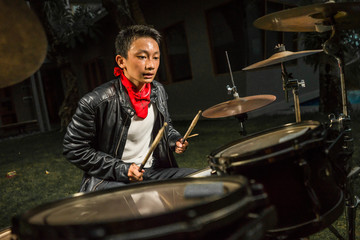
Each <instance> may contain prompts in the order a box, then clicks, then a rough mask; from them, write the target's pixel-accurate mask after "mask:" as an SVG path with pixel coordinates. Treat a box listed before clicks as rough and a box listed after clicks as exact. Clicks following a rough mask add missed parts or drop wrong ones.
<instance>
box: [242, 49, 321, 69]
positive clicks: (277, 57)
mask: <svg viewBox="0 0 360 240" xmlns="http://www.w3.org/2000/svg"><path fill="white" fill-rule="evenodd" d="M322 51H323V50H322V49H320V50H305V51H300V52H291V51H282V52H277V53H275V54H273V55H272V56H271V57H269V58H268V59H265V60H263V61H260V62H257V63H254V64H252V65H250V66H247V67H246V68H243V69H242V70H250V69H255V68H261V67H266V66H270V65H273V64H277V63H281V62H286V61H290V60H294V59H296V58H300V57H305V56H308V55H311V54H314V53H319V52H322Z"/></svg>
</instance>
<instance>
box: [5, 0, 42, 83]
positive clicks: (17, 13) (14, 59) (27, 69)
mask: <svg viewBox="0 0 360 240" xmlns="http://www.w3.org/2000/svg"><path fill="white" fill-rule="evenodd" d="M46 51H47V40H46V35H45V32H44V30H43V28H42V25H41V23H40V22H39V20H38V18H37V16H36V15H35V14H34V13H33V12H32V11H31V10H30V8H29V7H28V5H27V4H26V3H25V1H23V0H1V1H0V88H3V87H7V86H10V85H13V84H16V83H18V82H21V81H23V80H25V79H26V78H27V77H29V76H31V75H32V74H33V73H35V72H36V71H37V70H38V69H39V67H40V66H41V64H42V63H43V61H44V59H45V56H46Z"/></svg>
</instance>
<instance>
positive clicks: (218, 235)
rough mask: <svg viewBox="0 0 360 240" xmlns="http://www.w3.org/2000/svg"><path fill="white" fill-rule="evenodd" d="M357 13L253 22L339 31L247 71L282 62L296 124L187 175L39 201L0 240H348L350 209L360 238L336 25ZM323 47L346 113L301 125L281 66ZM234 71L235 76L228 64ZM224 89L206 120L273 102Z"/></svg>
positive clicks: (320, 10)
mask: <svg viewBox="0 0 360 240" xmlns="http://www.w3.org/2000/svg"><path fill="white" fill-rule="evenodd" d="M359 12H360V4H358V3H334V2H329V3H324V4H314V5H309V6H304V7H296V8H292V9H288V10H284V11H280V12H275V13H273V14H269V15H265V16H264V17H261V18H259V19H257V20H256V21H255V22H254V25H255V27H257V28H260V29H264V30H272V31H294V32H311V31H317V32H323V31H328V30H331V31H332V36H331V38H330V39H329V40H327V41H326V42H325V44H324V48H323V49H322V50H308V51H301V52H290V51H286V50H285V48H284V47H283V46H278V49H279V52H278V53H275V54H274V55H273V56H271V57H270V58H268V59H266V60H264V61H261V62H258V63H255V64H253V65H250V66H248V67H246V68H244V70H250V69H257V68H261V67H265V66H269V65H272V64H278V63H280V64H281V68H282V78H283V79H282V80H283V83H284V84H283V86H284V90H292V91H293V95H294V103H295V108H296V113H295V115H296V123H289V124H286V125H283V126H280V127H277V128H273V129H269V130H266V131H263V132H260V133H256V134H252V135H249V136H244V137H243V138H241V139H239V140H236V141H234V142H231V143H229V144H227V145H225V146H222V147H220V148H218V149H216V150H214V151H213V152H211V153H210V154H209V156H208V162H209V167H208V168H207V169H204V170H201V171H199V172H198V173H196V174H193V175H191V176H189V177H188V178H184V179H174V180H166V181H157V182H148V183H140V184H133V185H129V186H126V187H123V188H121V189H118V188H114V189H108V190H104V191H99V192H92V193H87V194H76V195H74V196H73V197H71V198H68V199H63V200H59V201H56V202H52V203H48V204H44V205H41V206H38V207H35V208H33V209H31V210H29V211H27V212H25V213H24V214H22V215H20V216H15V217H14V218H13V225H12V227H11V230H10V229H9V230H6V231H3V232H0V239H2V240H3V239H11V238H10V232H11V237H12V238H13V239H17V238H19V239H140V238H141V239H165V238H166V239H167V238H169V237H170V238H172V239H173V238H175V239H206V238H210V239H214V238H215V239H244V240H248V239H252V240H257V239H301V238H306V237H308V236H310V235H311V234H314V233H317V232H319V231H321V230H323V229H325V228H328V229H329V230H330V231H331V232H332V233H333V234H334V235H335V236H336V237H338V238H339V239H345V238H344V237H342V236H341V234H339V232H338V231H337V230H336V229H335V228H334V227H333V226H332V223H333V222H334V221H336V220H337V219H338V218H339V217H340V216H341V215H342V213H343V211H344V209H345V210H346V213H347V214H346V216H347V218H346V221H347V226H348V229H347V234H348V236H347V239H349V240H354V239H355V214H356V208H357V205H358V203H359V199H358V198H357V197H356V196H355V194H354V191H353V185H352V184H353V180H354V179H355V178H356V177H357V176H358V175H359V172H360V168H359V167H353V166H352V164H351V161H350V160H351V156H352V152H353V147H352V134H351V126H350V125H351V122H350V116H349V115H348V112H347V105H346V104H347V103H346V89H345V76H344V71H343V66H344V64H343V54H342V53H341V52H340V51H339V49H340V48H339V47H337V45H338V44H340V43H339V42H336V41H335V39H336V37H335V36H336V35H337V31H338V30H341V29H351V28H355V27H356V26H355V25H356V24H357V23H358V22H359V21H360V19H359V18H360V14H359ZM321 51H324V52H325V53H326V54H329V55H330V56H333V57H335V58H336V60H337V61H338V63H339V68H340V78H341V88H342V99H343V113H342V114H340V116H338V117H336V116H335V115H332V116H331V118H330V123H320V122H317V121H301V118H300V110H299V106H298V104H296V102H298V101H299V100H298V95H297V89H298V87H299V86H301V85H302V83H299V82H297V81H296V82H293V81H291V80H292V79H288V75H287V73H286V70H285V67H284V64H283V63H284V62H286V61H289V60H293V59H296V58H300V57H304V56H307V55H310V54H315V53H318V52H321ZM226 54H227V53H226ZM228 63H229V62H228ZM229 68H230V74H231V67H230V63H229ZM231 80H232V82H233V79H232V75H231ZM227 88H228V91H229V92H230V93H233V96H234V99H233V100H231V101H227V102H224V103H220V104H218V105H215V106H213V107H210V108H208V109H207V110H205V111H204V112H202V116H204V117H206V118H222V117H233V116H234V117H236V118H238V119H239V121H241V123H243V121H244V120H245V119H246V113H247V112H249V111H252V110H255V109H259V108H261V107H264V106H266V105H268V104H270V103H272V102H273V101H275V99H276V98H275V96H272V95H256V96H249V97H239V95H238V93H237V91H236V86H235V84H234V82H233V87H229V86H228V87H227ZM192 127H193V126H192ZM242 133H243V135H246V134H245V131H243V132H242ZM189 134H190V133H189ZM209 171H210V172H211V175H212V176H209Z"/></svg>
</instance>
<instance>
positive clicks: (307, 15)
mask: <svg viewBox="0 0 360 240" xmlns="http://www.w3.org/2000/svg"><path fill="white" fill-rule="evenodd" d="M359 22H360V3H359V2H346V3H345V2H344V3H334V2H327V3H321V4H313V5H308V6H301V7H296V8H291V9H287V10H283V11H279V12H275V13H271V14H268V15H265V16H263V17H260V18H258V19H257V20H255V22H254V26H255V27H256V28H260V29H264V30H271V31H282V32H315V31H317V32H324V31H328V30H331V26H332V25H335V26H336V27H337V28H338V29H353V28H359V27H360V25H359Z"/></svg>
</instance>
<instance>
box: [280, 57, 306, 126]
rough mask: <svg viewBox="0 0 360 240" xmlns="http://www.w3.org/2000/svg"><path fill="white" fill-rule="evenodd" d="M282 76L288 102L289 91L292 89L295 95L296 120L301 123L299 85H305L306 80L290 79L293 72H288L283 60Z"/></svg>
mask: <svg viewBox="0 0 360 240" xmlns="http://www.w3.org/2000/svg"><path fill="white" fill-rule="evenodd" d="M281 78H282V81H283V90H284V91H285V98H286V101H287V102H288V101H289V96H288V91H289V90H292V94H293V97H294V108H295V118H296V122H297V123H299V122H301V115H300V102H299V87H305V81H304V80H300V81H299V80H298V79H289V78H291V74H288V73H287V71H286V69H285V65H284V63H283V62H281Z"/></svg>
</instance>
